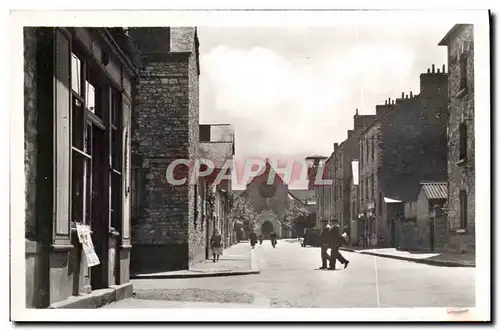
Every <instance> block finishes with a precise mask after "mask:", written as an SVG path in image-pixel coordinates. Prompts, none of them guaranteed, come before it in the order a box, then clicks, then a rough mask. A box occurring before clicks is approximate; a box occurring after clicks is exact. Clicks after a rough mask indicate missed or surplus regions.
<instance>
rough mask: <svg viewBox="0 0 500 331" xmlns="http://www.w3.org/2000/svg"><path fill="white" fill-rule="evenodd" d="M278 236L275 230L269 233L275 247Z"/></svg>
mask: <svg viewBox="0 0 500 331" xmlns="http://www.w3.org/2000/svg"><path fill="white" fill-rule="evenodd" d="M277 237H278V236H277V235H276V232H274V231H273V232H271V233H270V234H269V239H270V240H271V245H273V247H275V246H276V244H277V240H276V239H277Z"/></svg>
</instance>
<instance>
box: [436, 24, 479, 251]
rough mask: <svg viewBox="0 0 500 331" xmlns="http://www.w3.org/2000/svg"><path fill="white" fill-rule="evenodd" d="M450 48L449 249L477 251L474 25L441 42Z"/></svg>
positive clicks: (454, 30)
mask: <svg viewBox="0 0 500 331" xmlns="http://www.w3.org/2000/svg"><path fill="white" fill-rule="evenodd" d="M439 45H441V46H446V47H447V48H448V66H449V79H448V94H449V99H450V105H449V122H448V128H447V133H448V134H447V137H448V160H447V161H448V162H447V170H448V194H449V195H448V208H447V213H448V229H449V245H448V248H449V249H450V250H452V251H456V252H474V251H475V170H474V160H475V155H474V150H475V148H474V26H473V25H471V24H457V25H455V26H454V27H453V28H452V29H451V30H450V31H449V32H448V34H447V35H446V36H445V37H444V38H443V40H442V41H441V42H440V43H439Z"/></svg>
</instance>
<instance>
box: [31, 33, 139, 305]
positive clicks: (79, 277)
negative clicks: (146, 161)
mask: <svg viewBox="0 0 500 331" xmlns="http://www.w3.org/2000/svg"><path fill="white" fill-rule="evenodd" d="M136 58H137V57H136V51H135V47H134V45H133V43H132V42H131V40H130V38H129V36H128V33H127V31H126V30H124V29H121V28H120V29H118V28H113V29H108V28H64V27H60V28H49V27H47V28H45V27H44V28H39V27H36V28H35V27H30V28H25V29H24V64H25V65H24V73H25V75H24V77H25V80H24V91H25V93H24V95H25V100H24V101H25V102H24V104H25V108H24V113H25V155H26V158H25V174H26V220H25V225H26V230H25V244H26V305H27V307H32V308H46V307H50V306H51V307H72V308H79V307H85V306H81V305H84V304H85V300H86V299H88V298H89V297H90V294H91V293H92V292H93V291H95V290H105V291H104V292H106V293H108V295H107V296H106V297H104V298H103V300H102V302H101V304H104V303H106V302H107V301H109V300H114V299H116V298H122V297H126V296H130V295H132V285H131V283H130V282H129V263H130V249H131V246H130V189H129V187H130V186H129V185H130V184H129V183H130V130H131V128H130V117H131V109H132V95H133V92H132V86H133V83H134V80H135V78H136V75H137V62H135V61H134V59H136ZM82 226H88V229H89V230H90V231H91V239H90V240H91V241H92V242H93V247H94V251H95V256H96V257H97V259H98V261H93V259H92V257H91V256H90V257H89V256H88V255H87V254H86V252H84V251H83V249H82V245H83V244H85V242H82V241H81V239H82V237H81V235H82V233H81V232H80V233H79V229H82V228H83V227H82ZM90 265H91V267H90Z"/></svg>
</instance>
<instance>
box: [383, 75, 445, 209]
mask: <svg viewBox="0 0 500 331" xmlns="http://www.w3.org/2000/svg"><path fill="white" fill-rule="evenodd" d="M420 81H421V90H422V93H421V94H420V95H418V96H412V95H411V96H410V97H406V98H404V99H403V98H401V99H397V100H396V107H395V109H394V110H393V111H389V112H387V113H385V116H383V117H382V118H381V121H382V126H381V132H380V134H381V145H382V149H381V152H382V155H381V164H380V166H381V170H380V172H379V181H380V185H381V190H382V191H383V192H384V193H385V195H386V196H388V197H390V198H393V199H399V200H403V201H415V200H416V194H417V191H418V188H419V187H420V182H421V181H423V180H428V181H445V180H446V179H447V171H446V153H447V148H446V123H447V121H448V118H447V117H448V115H447V101H448V96H447V95H448V93H447V84H448V80H447V75H446V73H442V72H441V73H439V72H430V73H426V74H422V75H420ZM423 91H425V92H423Z"/></svg>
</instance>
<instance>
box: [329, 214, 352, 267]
mask: <svg viewBox="0 0 500 331" xmlns="http://www.w3.org/2000/svg"><path fill="white" fill-rule="evenodd" d="M330 234H331V237H330V238H331V242H330V268H329V269H332V270H335V264H336V263H337V260H339V262H340V263H342V264H343V265H344V269H345V268H347V265H348V264H349V261H348V260H346V258H344V257H343V256H342V254H340V247H341V246H342V244H344V243H345V241H346V240H345V238H344V237H342V234H341V233H340V226H339V224H338V221H337V220H334V221H333V227H332V228H331V230H330Z"/></svg>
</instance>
